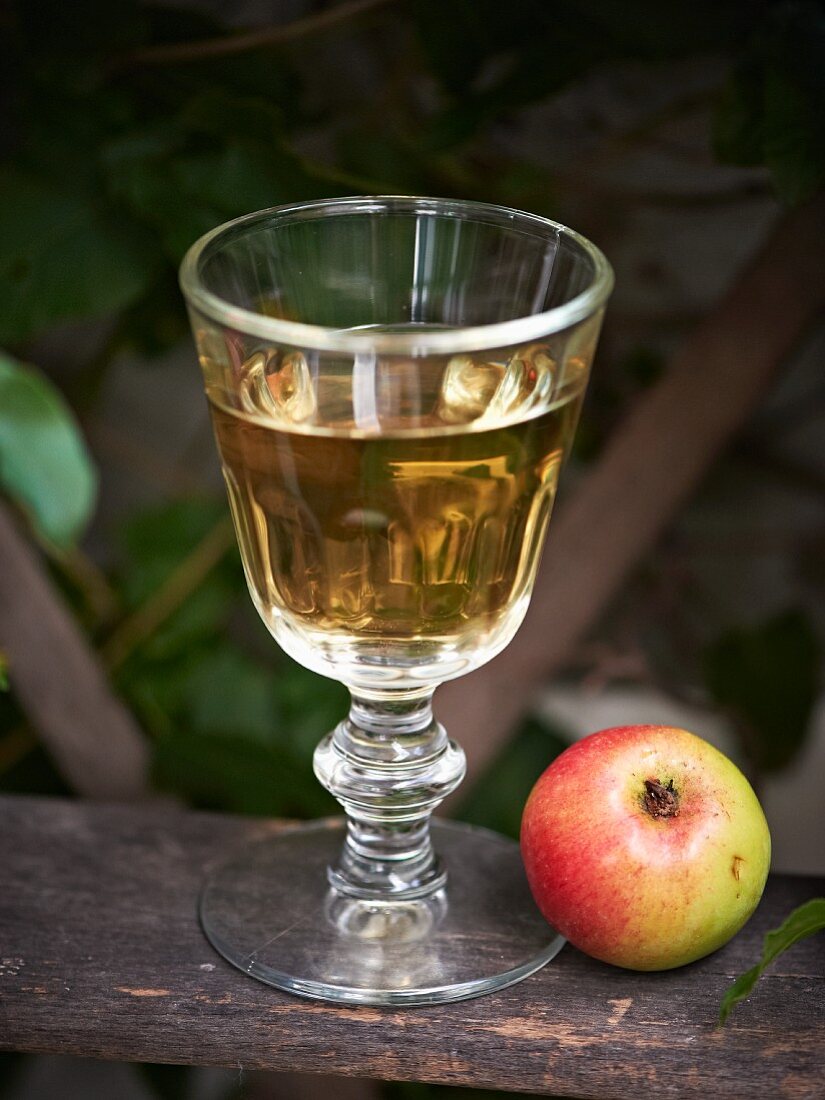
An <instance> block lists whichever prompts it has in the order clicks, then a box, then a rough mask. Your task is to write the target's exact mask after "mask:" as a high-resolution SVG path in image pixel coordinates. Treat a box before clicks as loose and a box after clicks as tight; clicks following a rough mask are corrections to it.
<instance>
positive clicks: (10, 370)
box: [0, 352, 97, 546]
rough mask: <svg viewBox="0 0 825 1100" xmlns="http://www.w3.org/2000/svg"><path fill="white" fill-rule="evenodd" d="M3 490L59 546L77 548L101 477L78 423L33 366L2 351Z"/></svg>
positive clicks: (0, 427)
mask: <svg viewBox="0 0 825 1100" xmlns="http://www.w3.org/2000/svg"><path fill="white" fill-rule="evenodd" d="M0 489H2V490H4V491H5V492H6V493H8V495H9V496H10V497H11V498H12V499H13V500H14V501H15V503H16V504H18V505H20V506H21V507H22V508H23V510H24V511H25V512H26V513H27V514H28V515H29V516H30V518H31V521H32V523H33V525H34V527H35V530H36V531H37V532H38V534H40V535H41V536H42V537H43V538H45V539H47V540H49V541H50V542H53V543H56V544H57V545H58V546H66V545H68V544H70V543H72V542H73V541H74V540H75V539H76V538H77V537H78V535H79V534H80V533H81V531H82V530H83V528H84V527H85V525H86V523H87V521H88V520H89V517H90V516H91V513H92V507H93V505H94V501H95V495H96V491H97V474H96V472H95V469H94V466H93V464H92V460H91V458H90V457H89V453H88V451H87V450H86V445H85V443H84V441H83V437H82V435H81V434H80V429H79V428H78V425H77V422H76V421H75V418H74V416H73V414H72V412H71V410H70V409H69V407H68V405H67V404H66V403H65V401H64V400H63V398H62V397H61V396H60V394H59V393H58V391H57V390H56V389H55V387H54V386H53V385H52V384H51V382H49V381H48V379H47V378H46V377H45V376H44V375H42V374H41V373H40V372H39V371H37V370H35V369H34V368H33V367H30V366H27V365H26V364H24V363H20V362H18V361H17V360H16V359H13V358H12V357H11V356H9V355H5V354H3V353H2V352H0Z"/></svg>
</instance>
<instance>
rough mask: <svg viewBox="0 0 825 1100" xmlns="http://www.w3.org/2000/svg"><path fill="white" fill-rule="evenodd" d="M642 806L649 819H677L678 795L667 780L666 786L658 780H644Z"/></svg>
mask: <svg viewBox="0 0 825 1100" xmlns="http://www.w3.org/2000/svg"><path fill="white" fill-rule="evenodd" d="M644 805H645V809H646V810H647V812H648V813H649V814H650V816H651V817H678V816H679V794H678V792H677V791H676V790H675V789H674V787H673V780H672V779H669V780H668V783H667V786H665V785H664V783H660V782H659V780H658V779H646V780H645V797H644Z"/></svg>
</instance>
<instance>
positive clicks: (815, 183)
mask: <svg viewBox="0 0 825 1100" xmlns="http://www.w3.org/2000/svg"><path fill="white" fill-rule="evenodd" d="M744 41H745V45H744V49H743V52H742V55H741V57H740V58H739V60H738V62H737V64H736V67H735V69H734V71H733V74H732V76H731V79H730V80H729V82H728V84H727V86H726V88H725V89H724V91H723V93H722V96H721V98H720V100H719V102H718V104H717V109H716V113H715V118H714V124H713V139H714V147H715V151H716V154H717V156H718V157H719V158H720V159H721V160H723V161H726V162H728V163H730V164H741V165H765V166H766V167H767V168H769V169H770V172H771V175H772V177H773V182H774V186H775V187H776V190H777V191H778V193H779V195H780V197H781V198H783V199H784V200H785V201H786V202H789V203H798V202H802V201H804V200H805V199H806V198H809V197H810V196H811V195H813V194H814V192H815V191H817V190H818V189H819V188H820V187H821V186H822V185H823V183H825V81H823V79H822V73H823V71H825V12H823V9H822V5H821V4H815V3H810V2H805V0H795V2H786V3H778V4H775V5H772V6H770V7H769V8H768V9H766V11H765V13H764V16H763V18H762V20H761V21H758V20H757V21H756V24H755V26H754V27H753V28H752V33H750V34H749V35H747V36H746V37H745V40H744Z"/></svg>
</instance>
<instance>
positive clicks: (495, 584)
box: [209, 350, 587, 684]
mask: <svg viewBox="0 0 825 1100" xmlns="http://www.w3.org/2000/svg"><path fill="white" fill-rule="evenodd" d="M242 371H243V378H242V383H241V386H240V393H241V400H240V401H239V404H240V405H241V406H242V407H241V408H230V407H229V406H228V405H227V404H226V403H225V402H224V400H222V399H221V396H220V395H219V394H217V393H216V392H214V391H212V392H210V394H209V397H210V408H211V412H212V419H213V423H214V428H215V433H216V436H217V441H218V447H219V451H220V454H221V458H222V461H223V468H224V475H225V478H226V482H227V486H228V489H229V497H230V503H231V507H232V512H233V517H234V520H235V525H236V529H237V533H238V540H239V544H240V548H241V555H242V558H243V562H244V567H245V570H246V575H247V579H248V582H249V587H250V590H251V592H252V596H253V599H254V601H255V604H256V606H257V608H258V610H259V611H260V613H261V615H262V617H263V619H264V621H265V622H266V623H267V625H268V626H269V628H270V630H271V631H272V633H273V634H274V635H275V637H276V638H277V639H278V640H279V641H280V642H281V644H282V645H283V646H284V648H285V649H286V650H287V651H288V652H290V653H292V655H293V656H296V657H297V658H298V659H299V660H301V661H302V662H303V663H307V664H310V666H311V667H314V668H317V669H318V670H319V671H321V672H325V673H326V674H327V675H334V676H336V677H337V678H340V679H343V680H344V681H345V682H349V683H350V684H352V683H353V682H378V681H381V682H390V681H394V680H398V679H401V680H404V681H405V682H406V681H409V680H410V679H412V680H416V681H418V682H421V680H426V679H427V678H430V679H432V678H433V677H435V678H436V679H446V678H448V677H450V676H454V675H459V674H461V673H463V672H466V671H468V670H469V669H470V668H473V667H477V666H478V665H479V664H482V663H483V662H484V661H485V660H487V659H489V658H490V657H491V656H493V655H494V653H496V652H498V651H499V650H500V649H501V648H503V646H504V645H506V644H507V642H508V641H509V640H510V638H511V637H512V635H513V634H514V633H515V631H516V629H517V628H518V625H519V624H520V622H521V619H522V618H523V615H524V612H525V610H526V606H527V599H528V598H529V592H530V589H531V587H532V582H533V579H534V576H535V572H536V568H537V565H538V561H539V556H540V552H541V547H542V543H543V539H544V533H545V529H546V526H547V521H548V519H549V516H550V511H551V508H552V505H553V499H554V496H555V491H556V485H557V481H558V476H559V470H560V467H561V464H562V460H563V458H564V455H565V454H566V452H567V450H568V448H569V444H570V441H571V439H572V435H573V432H574V430H575V424H576V420H577V417H578V411H579V406H580V402H581V397H582V394H583V390H584V385H585V382H586V374H587V370H586V365H585V364H584V363H580V364H578V365H577V364H576V363H575V362H573V363H572V364H571V363H568V364H567V365H566V367H565V377H564V379H563V380H560V379H559V378H558V377H557V373H556V367H555V364H553V363H552V361H551V360H550V359H549V358H548V356H547V355H546V354H544V353H543V352H536V351H535V350H534V351H532V352H530V353H529V354H527V355H526V356H525V355H524V354H522V355H521V358H520V360H518V361H516V363H515V368H514V366H513V361H512V360H511V361H510V363H509V364H508V363H507V362H503V363H476V362H473V361H472V360H471V359H470V358H469V357H467V356H460V357H454V359H453V360H451V361H450V363H449V364H447V366H446V368H445V364H444V362H443V360H442V361H440V362H437V361H433V362H428V361H426V360H425V361H420V360H418V361H415V362H414V363H412V362H411V363H408V364H406V366H405V365H404V364H399V365H398V366H397V367H396V368H392V367H391V368H389V369H388V371H387V372H385V373H384V374H383V375H382V376H381V379H380V381H379V382H378V383H376V382H375V379H374V377H373V378H371V379H370V385H371V388H370V389H368V390H367V391H366V392H367V397H368V400H367V401H366V403H365V402H364V400H363V399H362V397H363V394H360V395H359V392H356V391H359V382H358V378H357V370H356V378H355V381H354V382H353V376H352V375H351V374H350V373H349V372H346V373H344V372H341V373H340V374H336V373H335V371H334V370H331V371H330V372H329V373H328V374H320V375H319V374H316V376H315V377H314V378H310V377H309V375H308V373H307V368H306V362H305V360H303V357H302V356H300V355H297V356H292V357H287V358H285V359H282V360H279V361H278V363H277V369H275V370H270V369H269V368H268V366H267V364H266V363H265V360H264V357H263V356H253V357H252V359H250V360H248V361H247V363H246V364H244V367H243V369H242ZM508 387H509V388H508ZM360 389H361V390H363V386H361V387H360ZM376 395H377V396H376ZM382 395H383V396H382ZM531 402H532V404H531ZM359 405H360V409H359ZM522 412H523V413H524V415H523V418H522V419H520V418H519V416H520V415H521V413H522Z"/></svg>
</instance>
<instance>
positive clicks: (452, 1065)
mask: <svg viewBox="0 0 825 1100" xmlns="http://www.w3.org/2000/svg"><path fill="white" fill-rule="evenodd" d="M277 828H278V825H277V824H276V823H267V822H262V821H252V820H242V819H238V818H230V817H220V816H217V815H208V814H192V813H186V812H184V811H180V810H175V809H169V808H148V807H112V806H101V805H97V806H94V805H89V804H82V803H77V802H71V801H65V800H58V799H55V800H49V799H32V798H22V797H16V798H12V797H6V798H3V799H0V1047H2V1048H6V1049H17V1050H28V1051H42V1052H61V1053H70V1054H78V1055H86V1056H94V1057H101V1058H119V1059H134V1060H146V1061H168V1062H180V1063H197V1064H204V1065H224V1066H233V1067H237V1066H243V1067H244V1068H246V1069H253V1068H265V1069H275V1070H289V1071H301V1072H314V1073H331V1074H342V1075H359V1076H372V1077H379V1078H384V1079H416V1080H421V1081H435V1082H442V1083H447V1084H467V1085H475V1086H477V1087H485V1086H486V1087H493V1088H506V1089H512V1090H515V1091H523V1092H534V1093H542V1092H551V1093H554V1094H557V1095H564V1096H588V1097H610V1098H615V1100H622V1098H631V1097H632V1098H633V1100H636V1097H637V1096H638V1094H639V1093H640V1091H642V1090H644V1091H645V1092H646V1093H649V1094H653V1095H655V1096H678V1097H703V1098H704V1097H707V1096H709V1095H713V1096H716V1097H738V1096H742V1097H744V1096H748V1097H750V1098H758V1097H770V1098H771V1100H773V1098H775V1097H788V1098H803V1097H804V1098H814V1097H817V1098H821V1097H823V1095H825V937H813V938H811V939H809V940H807V941H804V942H803V943H800V944H799V945H798V946H797V947H796V948H794V950H793V951H791V952H789V953H788V954H787V955H785V956H783V957H782V958H781V959H779V960H778V962H777V963H776V964H775V966H774V967H773V969H772V971H771V972H770V973H769V975H767V976H766V977H765V978H764V979H763V981H762V982H761V983H760V986H759V989H758V992H757V994H756V995H755V996H753V997H752V998H751V1000H750V1001H749V1002H748V1003H747V1004H745V1005H744V1006H742V1007H740V1008H739V1009H738V1010H737V1011H736V1012H735V1013H734V1015H733V1016H732V1018H731V1021H730V1022H729V1024H728V1026H727V1027H726V1028H725V1029H722V1030H720V1029H717V1028H716V1027H715V1018H716V1011H717V1006H718V1003H719V998H720V996H721V994H722V992H723V991H724V989H725V988H726V986H727V984H728V983H729V981H730V980H731V978H732V977H733V976H734V975H735V974H737V973H739V972H740V971H741V970H742V969H744V968H746V967H747V966H749V965H750V964H751V963H752V962H753V961H754V960H755V958H756V956H757V954H758V951H759V947H760V944H761V937H762V935H763V934H764V932H765V931H766V930H767V929H768V928H770V927H772V926H774V925H775V924H776V923H778V921H779V920H781V918H782V917H783V916H784V915H785V914H786V913H787V911H788V910H789V909H790V908H791V907H792V906H794V905H796V904H798V903H800V902H801V901H802V900H804V899H805V898H807V897H810V896H813V895H814V894H816V893H823V892H825V883H823V882H822V881H821V880H819V881H817V880H812V879H795V878H784V877H776V878H773V879H772V880H771V882H770V883H769V887H768V890H767V892H766V896H765V899H764V901H763V903H762V906H761V907H760V909H759V911H758V913H757V915H756V916H755V917H754V919H753V920H752V921H751V923H750V924H749V925H748V927H747V928H746V929H745V930H744V931H743V932H742V933H741V934H740V935H739V936H738V937H736V938H735V939H734V940H733V941H732V942H731V943H730V944H729V945H728V946H727V947H726V948H724V949H723V950H722V951H720V952H717V954H715V955H713V956H711V957H710V958H708V959H705V960H703V961H701V962H699V963H696V964H694V965H693V966H690V967H686V968H684V969H682V970H677V971H673V972H670V973H667V974H631V973H628V972H624V971H620V970H616V969H613V968H610V967H607V966H604V965H602V964H600V963H597V962H595V961H593V960H591V959H587V958H585V957H584V956H583V955H581V954H579V953H578V952H577V951H575V950H573V949H572V948H566V949H565V950H564V951H563V952H562V953H561V955H560V956H559V957H558V958H557V959H556V960H555V961H554V962H552V963H551V964H550V965H549V966H548V967H546V968H545V969H544V970H543V971H541V972H540V973H539V974H537V975H534V976H533V977H531V978H529V979H527V980H526V981H524V982H522V983H521V984H519V985H517V986H514V987H512V988H511V989H508V990H504V991H503V992H501V993H497V994H494V995H491V996H487V997H482V998H479V999H477V1000H473V1001H465V1002H463V1003H461V1004H457V1005H445V1006H439V1007H434V1008H411V1009H404V1010H398V1009H382V1008H337V1007H333V1006H331V1005H324V1004H317V1003H313V1002H310V1001H303V1000H300V999H299V998H294V997H289V996H287V995H285V994H281V993H279V992H277V991H275V990H273V989H270V988H268V987H266V986H264V985H261V984H259V983H258V982H255V981H253V980H251V979H249V978H247V977H245V976H244V975H242V974H240V973H239V972H237V971H235V970H233V969H232V968H231V967H230V966H229V965H228V964H226V963H225V962H224V961H223V960H222V959H221V958H219V957H218V956H217V955H216V954H215V953H214V952H213V951H212V949H211V948H210V947H209V945H208V944H207V942H206V940H205V939H204V938H203V936H202V934H201V932H200V930H199V928H198V925H197V922H196V919H195V902H196V897H197V892H198V888H199V884H200V880H201V877H202V875H203V871H204V867H205V866H206V865H207V864H208V863H209V862H210V861H211V860H214V859H215V858H216V857H220V856H221V855H222V854H224V853H225V852H227V851H228V850H229V849H231V848H232V847H233V846H234V845H235V844H237V843H239V842H243V841H246V840H251V839H253V838H257V837H259V836H261V835H264V834H266V833H267V832H268V831H270V830H274V829H277Z"/></svg>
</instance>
